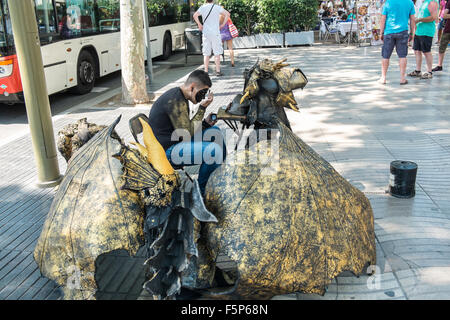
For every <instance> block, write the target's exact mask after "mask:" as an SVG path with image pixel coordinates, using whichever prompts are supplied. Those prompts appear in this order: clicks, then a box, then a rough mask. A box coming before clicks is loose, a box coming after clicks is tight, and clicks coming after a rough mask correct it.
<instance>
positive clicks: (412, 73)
mask: <svg viewBox="0 0 450 320" xmlns="http://www.w3.org/2000/svg"><path fill="white" fill-rule="evenodd" d="M421 75H422V72H420V71H417V70H414V71H413V72H410V73H408V76H409V77H420V76H421Z"/></svg>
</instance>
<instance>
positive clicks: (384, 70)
mask: <svg viewBox="0 0 450 320" xmlns="http://www.w3.org/2000/svg"><path fill="white" fill-rule="evenodd" d="M388 68H389V59H381V78H380V80H378V82H379V83H382V84H385V83H386V73H387V71H388Z"/></svg>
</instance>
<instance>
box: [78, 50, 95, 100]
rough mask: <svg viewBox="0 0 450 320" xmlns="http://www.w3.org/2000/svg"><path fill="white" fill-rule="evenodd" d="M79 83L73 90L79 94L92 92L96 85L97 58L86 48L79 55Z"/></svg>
mask: <svg viewBox="0 0 450 320" xmlns="http://www.w3.org/2000/svg"><path fill="white" fill-rule="evenodd" d="M77 83H78V84H77V86H76V87H74V88H73V91H74V92H76V93H78V94H86V93H89V92H91V90H92V88H94V85H95V60H94V58H93V57H92V55H91V54H90V53H89V51H86V50H83V51H82V52H81V53H80V56H79V57H78V64H77Z"/></svg>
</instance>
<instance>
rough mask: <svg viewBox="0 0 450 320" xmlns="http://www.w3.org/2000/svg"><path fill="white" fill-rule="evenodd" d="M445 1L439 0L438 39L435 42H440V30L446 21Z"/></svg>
mask: <svg viewBox="0 0 450 320" xmlns="http://www.w3.org/2000/svg"><path fill="white" fill-rule="evenodd" d="M445 1H446V0H441V2H440V3H439V21H438V39H437V42H436V43H440V42H441V36H442V31H443V30H444V27H445V21H446V20H445V19H444V11H445Z"/></svg>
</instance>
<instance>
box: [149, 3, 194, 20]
mask: <svg viewBox="0 0 450 320" xmlns="http://www.w3.org/2000/svg"><path fill="white" fill-rule="evenodd" d="M147 10H148V17H149V18H148V21H149V25H150V26H161V25H166V24H174V23H178V22H188V21H190V11H189V10H190V9H189V2H188V1H187V0H160V1H158V2H157V3H152V2H151V1H148V2H147Z"/></svg>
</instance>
